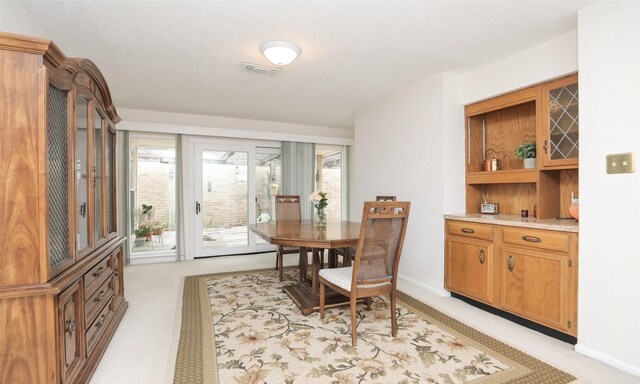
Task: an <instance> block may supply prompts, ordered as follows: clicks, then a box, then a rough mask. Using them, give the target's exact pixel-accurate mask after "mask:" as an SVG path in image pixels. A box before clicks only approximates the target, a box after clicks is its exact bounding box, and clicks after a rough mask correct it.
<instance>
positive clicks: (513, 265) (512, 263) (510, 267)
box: [507, 255, 516, 272]
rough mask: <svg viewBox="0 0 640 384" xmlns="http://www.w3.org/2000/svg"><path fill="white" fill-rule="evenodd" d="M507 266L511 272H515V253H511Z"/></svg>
mask: <svg viewBox="0 0 640 384" xmlns="http://www.w3.org/2000/svg"><path fill="white" fill-rule="evenodd" d="M507 266H508V267H509V272H513V268H515V267H516V261H515V260H514V258H513V255H509V260H508V261H507Z"/></svg>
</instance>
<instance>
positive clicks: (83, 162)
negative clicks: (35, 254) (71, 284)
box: [75, 95, 93, 258]
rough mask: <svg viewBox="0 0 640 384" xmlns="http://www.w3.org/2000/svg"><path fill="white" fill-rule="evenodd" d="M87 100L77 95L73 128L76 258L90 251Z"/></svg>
mask: <svg viewBox="0 0 640 384" xmlns="http://www.w3.org/2000/svg"><path fill="white" fill-rule="evenodd" d="M89 139H90V137H89V100H88V99H87V98H86V97H85V96H83V95H78V97H77V99H76V129H75V172H76V175H75V179H76V193H75V198H76V209H75V211H76V248H77V250H78V258H81V257H84V256H86V255H87V254H88V253H89V251H91V247H92V245H93V244H92V242H91V238H90V237H91V236H93V231H91V230H90V227H89V225H90V222H89V216H90V201H89V198H90V196H89V188H90V184H89V183H90V180H89V177H91V174H90V173H89V158H90V157H89Z"/></svg>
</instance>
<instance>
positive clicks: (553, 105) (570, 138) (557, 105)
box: [541, 75, 580, 166]
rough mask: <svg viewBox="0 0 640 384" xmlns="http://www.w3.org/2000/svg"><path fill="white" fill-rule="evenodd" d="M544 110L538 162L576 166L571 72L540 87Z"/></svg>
mask: <svg viewBox="0 0 640 384" xmlns="http://www.w3.org/2000/svg"><path fill="white" fill-rule="evenodd" d="M542 96H543V100H542V104H543V106H544V109H545V114H544V119H543V124H544V135H545V137H544V142H543V145H542V154H541V155H542V159H543V160H542V162H543V165H545V166H553V165H577V164H578V153H579V141H578V139H579V128H580V125H579V116H578V76H577V75H572V76H569V77H565V78H562V79H559V80H556V81H554V82H552V83H550V84H549V85H548V86H546V87H545V88H544V92H543V95H542Z"/></svg>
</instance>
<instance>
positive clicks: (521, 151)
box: [516, 143, 536, 169]
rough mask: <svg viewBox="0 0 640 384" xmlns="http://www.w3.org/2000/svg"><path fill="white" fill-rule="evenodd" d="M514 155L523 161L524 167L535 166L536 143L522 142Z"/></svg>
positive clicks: (530, 167)
mask: <svg viewBox="0 0 640 384" xmlns="http://www.w3.org/2000/svg"><path fill="white" fill-rule="evenodd" d="M516 157H518V159H520V160H523V161H524V168H525V169H532V168H535V167H536V143H524V144H521V145H520V146H518V148H516Z"/></svg>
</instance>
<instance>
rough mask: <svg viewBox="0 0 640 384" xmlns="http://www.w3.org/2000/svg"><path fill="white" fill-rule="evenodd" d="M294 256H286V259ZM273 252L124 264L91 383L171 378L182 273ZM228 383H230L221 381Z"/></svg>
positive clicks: (562, 361) (600, 369)
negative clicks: (121, 293)
mask: <svg viewBox="0 0 640 384" xmlns="http://www.w3.org/2000/svg"><path fill="white" fill-rule="evenodd" d="M294 258H295V257H294V256H291V255H290V256H289V257H287V256H285V264H287V263H293V262H294ZM274 264H275V253H268V254H259V255H248V256H247V255H245V256H226V257H216V258H211V259H204V260H195V261H183V262H172V263H158V264H144V265H134V266H129V267H126V268H125V295H126V298H127V300H128V301H129V309H128V310H127V313H126V314H125V316H124V318H123V319H122V322H121V323H120V327H119V328H118V330H117V331H116V333H115V335H114V337H113V339H112V340H111V343H110V344H109V347H108V349H107V351H106V352H105V355H104V356H103V358H102V361H101V362H100V364H99V366H98V368H97V369H96V372H95V373H94V375H93V377H92V379H91V383H90V384H160V383H171V382H172V379H173V365H174V360H175V355H176V349H177V342H178V336H179V334H178V332H179V322H180V318H179V314H180V312H179V309H180V308H181V297H182V279H183V277H184V276H190V275H198V274H204V273H215V272H228V271H236V270H244V269H256V268H269V267H273V266H274ZM398 288H399V289H400V290H402V291H404V292H408V293H411V294H412V295H413V296H415V297H417V298H419V299H421V300H423V301H425V302H426V303H428V304H430V305H432V306H434V307H435V308H437V309H439V310H441V311H442V312H445V313H447V314H449V315H451V316H454V317H455V318H457V319H459V320H461V321H463V322H466V323H468V324H470V325H473V326H474V327H476V328H477V329H479V330H481V331H483V332H485V333H487V334H489V335H491V336H494V337H496V338H498V339H501V340H503V341H506V342H508V343H509V344H511V345H513V346H515V347H517V348H520V349H521V350H523V351H525V352H527V353H529V354H531V355H533V356H535V357H537V358H539V359H541V360H543V361H545V362H548V363H553V365H555V366H557V367H558V368H560V369H563V370H565V371H567V372H570V373H571V374H573V375H574V376H576V377H579V378H580V382H581V383H594V384H640V378H638V377H635V376H631V375H629V374H626V373H624V372H622V371H619V370H617V369H615V368H612V367H610V366H608V365H606V364H603V363H600V362H598V361H596V360H593V359H591V358H589V357H586V356H584V355H581V354H579V353H577V352H574V351H573V346H572V345H569V344H566V343H563V342H561V341H558V340H556V339H553V338H550V337H547V336H545V335H542V334H540V333H538V332H535V331H532V330H529V329H527V328H524V327H521V326H519V325H517V324H515V323H512V322H510V321H508V320H505V319H502V318H500V317H497V316H494V315H492V314H490V313H487V312H485V311H482V310H480V309H477V308H475V307H473V306H470V305H468V304H466V303H464V302H462V301H460V300H457V299H453V298H450V297H439V296H436V295H433V294H431V293H429V292H427V291H424V290H423V289H420V288H417V287H416V286H414V285H411V284H409V283H406V282H403V281H400V282H399V283H398ZM222 384H226V383H222Z"/></svg>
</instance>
